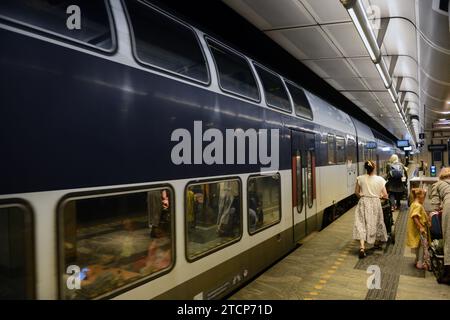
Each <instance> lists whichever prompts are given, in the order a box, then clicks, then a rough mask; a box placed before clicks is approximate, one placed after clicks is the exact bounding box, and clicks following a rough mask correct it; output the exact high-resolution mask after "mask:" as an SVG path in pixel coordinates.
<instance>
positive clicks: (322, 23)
mask: <svg viewBox="0 0 450 320" xmlns="http://www.w3.org/2000/svg"><path fill="white" fill-rule="evenodd" d="M358 1H360V2H361V4H362V6H363V8H364V9H365V11H366V16H367V19H368V21H369V22H370V23H369V25H370V27H371V29H372V30H373V34H374V36H375V37H376V42H377V44H378V48H379V49H380V51H381V57H382V59H383V60H384V62H385V64H386V66H387V70H388V72H389V75H390V77H391V79H392V87H393V88H394V89H395V91H396V92H397V94H398V106H399V107H400V108H401V109H402V111H401V112H398V111H399V110H398V109H397V108H396V106H395V104H394V102H393V99H392V98H391V94H389V92H388V89H386V86H385V84H384V81H383V80H382V76H381V74H380V73H379V72H378V71H377V68H376V67H375V64H374V63H373V61H372V59H371V57H370V55H369V51H368V49H367V47H366V46H365V44H364V42H363V39H362V37H361V36H360V34H359V33H358V30H357V28H356V25H355V23H354V21H353V20H352V19H351V17H350V15H349V12H348V11H347V9H346V8H345V7H344V5H343V3H341V0H276V1H274V0H223V2H224V3H225V4H226V5H228V6H229V7H231V8H232V9H233V10H234V11H236V12H237V13H238V14H239V15H241V16H243V17H244V18H245V19H247V20H248V21H249V22H250V23H251V24H253V25H254V26H255V27H257V28H258V29H259V30H260V31H262V32H263V33H265V34H266V35H267V36H269V37H270V38H271V39H273V40H274V41H275V42H276V43H278V44H279V45H280V46H281V47H283V48H284V49H285V50H286V51H288V52H289V53H290V54H291V55H293V56H294V57H295V58H297V59H298V60H300V61H301V62H302V63H303V64H305V65H306V66H307V67H308V68H310V69H311V70H312V71H313V72H314V73H316V74H317V75H318V76H320V77H322V78H323V79H324V80H325V81H327V82H328V83H329V84H330V85H331V86H332V87H334V88H335V89H336V90H338V91H339V92H341V93H342V94H343V95H344V96H345V97H347V98H348V99H350V100H351V101H352V102H353V103H354V104H356V105H357V106H359V107H360V108H361V109H362V110H363V111H365V112H366V113H367V114H368V115H370V116H371V117H372V118H373V119H375V120H376V121H377V122H378V123H380V124H381V125H382V126H383V127H384V128H386V129H387V130H389V131H390V132H391V133H392V134H393V135H395V136H397V137H404V138H410V136H411V134H412V136H413V138H414V140H416V141H418V134H419V133H420V132H424V131H425V130H427V129H430V128H431V127H432V126H433V123H434V122H436V121H437V120H438V119H442V118H449V117H450V19H449V14H448V0H358ZM342 2H348V0H342ZM350 2H351V1H350ZM445 2H446V3H445ZM445 9H447V10H445ZM402 113H404V115H405V116H404V117H402ZM402 119H403V120H406V122H407V125H408V127H409V128H410V130H409V131H408V129H407V126H405V123H404V122H403V120H402Z"/></svg>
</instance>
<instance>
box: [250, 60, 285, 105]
mask: <svg viewBox="0 0 450 320" xmlns="http://www.w3.org/2000/svg"><path fill="white" fill-rule="evenodd" d="M252 64H253V67H254V68H255V73H256V75H257V77H258V80H259V82H260V83H261V86H262V88H261V89H262V90H261V91H262V92H263V93H264V102H265V103H266V105H267V106H268V107H269V108H272V109H275V110H278V111H282V112H285V113H287V114H292V108H293V105H292V98H291V96H290V94H289V91H288V89H287V87H286V84H285V83H284V79H283V77H281V76H280V75H279V74H277V73H275V72H273V71H272V70H270V69H268V68H266V67H265V66H263V65H261V64H259V63H258V62H256V61H252ZM257 68H261V69H262V70H264V71H266V72H268V73H270V74H271V75H272V76H274V77H276V78H278V79H280V81H281V84H282V85H283V88H284V91H285V92H286V97H287V98H288V102H289V106H290V108H289V110H287V109H283V108H281V107H277V106H275V105H273V104H271V103H269V102H268V101H267V95H266V90H265V88H264V81H263V80H262V79H261V76H260V75H259V73H258V70H257Z"/></svg>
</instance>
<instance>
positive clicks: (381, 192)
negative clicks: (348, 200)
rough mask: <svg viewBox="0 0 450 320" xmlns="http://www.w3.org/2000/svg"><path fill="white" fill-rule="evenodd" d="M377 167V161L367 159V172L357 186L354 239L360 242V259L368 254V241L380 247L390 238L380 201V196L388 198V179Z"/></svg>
mask: <svg viewBox="0 0 450 320" xmlns="http://www.w3.org/2000/svg"><path fill="white" fill-rule="evenodd" d="M375 167H376V166H375V162H373V161H371V160H368V161H366V162H365V163H364V168H365V169H366V171H367V174H365V175H362V176H359V177H358V178H357V182H356V187H355V194H356V195H357V196H358V197H359V202H358V205H357V206H356V211H355V224H354V226H353V239H355V240H359V242H360V249H359V258H360V259H361V258H364V257H365V256H366V252H365V243H366V242H367V243H368V244H375V247H376V248H380V242H386V241H387V240H388V236H387V231H386V226H385V225H384V220H383V209H382V207H381V201H380V198H384V199H387V198H388V194H387V191H386V187H385V184H386V180H384V179H383V178H382V177H380V176H377V175H376V174H375Z"/></svg>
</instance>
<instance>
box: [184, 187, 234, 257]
mask: <svg viewBox="0 0 450 320" xmlns="http://www.w3.org/2000/svg"><path fill="white" fill-rule="evenodd" d="M186 228H187V232H186V235H187V239H186V256H187V258H188V260H194V259H196V258H198V257H200V256H202V255H205V254H206V253H207V252H209V251H214V250H216V249H218V248H221V247H223V246H226V245H228V244H231V243H233V242H235V241H236V240H238V239H239V238H240V236H241V230H242V228H241V185H240V181H239V180H236V179H235V180H226V181H220V182H206V183H196V184H191V185H189V186H188V187H187V189H186Z"/></svg>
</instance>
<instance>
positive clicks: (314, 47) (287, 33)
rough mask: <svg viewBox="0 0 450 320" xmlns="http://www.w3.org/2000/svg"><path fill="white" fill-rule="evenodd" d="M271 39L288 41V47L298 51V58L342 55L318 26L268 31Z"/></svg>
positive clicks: (321, 57) (322, 57)
mask: <svg viewBox="0 0 450 320" xmlns="http://www.w3.org/2000/svg"><path fill="white" fill-rule="evenodd" d="M267 34H268V35H269V36H270V37H272V38H273V39H280V40H281V41H282V42H283V43H286V42H288V43H290V47H293V48H295V49H296V50H297V51H298V52H300V53H301V54H300V55H301V57H297V58H299V59H302V60H304V59H324V58H338V57H341V56H342V55H341V54H340V53H339V51H338V50H337V49H336V47H335V46H334V45H333V43H332V42H331V41H330V40H329V39H328V37H327V36H326V35H325V33H324V32H323V31H322V29H320V27H318V26H314V27H304V28H295V29H288V30H276V31H269V32H267Z"/></svg>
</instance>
